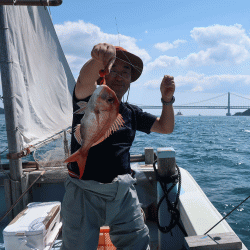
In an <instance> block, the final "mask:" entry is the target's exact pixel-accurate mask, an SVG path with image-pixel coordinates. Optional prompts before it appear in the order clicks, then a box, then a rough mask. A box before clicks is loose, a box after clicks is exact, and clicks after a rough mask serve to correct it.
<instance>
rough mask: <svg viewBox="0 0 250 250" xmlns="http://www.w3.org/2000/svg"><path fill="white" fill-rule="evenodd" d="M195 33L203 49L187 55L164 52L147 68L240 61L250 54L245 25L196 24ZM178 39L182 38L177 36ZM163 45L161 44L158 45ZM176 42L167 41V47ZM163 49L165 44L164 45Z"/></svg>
mask: <svg viewBox="0 0 250 250" xmlns="http://www.w3.org/2000/svg"><path fill="white" fill-rule="evenodd" d="M191 37H192V38H193V39H194V41H195V42H196V43H197V44H198V45H200V46H201V47H202V48H203V49H202V50H200V51H199V52H197V53H191V54H189V55H188V56H187V57H185V58H179V57H178V56H175V57H169V56H166V55H164V56H160V57H158V58H157V59H155V60H154V61H153V62H150V63H148V65H147V67H146V69H145V70H153V69H155V68H170V67H172V68H174V67H175V68H178V67H185V68H191V67H199V66H208V65H220V64H227V65H237V64H240V63H243V62H245V61H246V60H248V59H249V58H250V38H249V36H248V35H247V34H246V31H245V30H244V29H243V28H242V26H241V25H239V24H235V25H233V26H223V25H214V26H209V27H203V28H194V29H193V30H192V31H191ZM177 41H178V40H177ZM158 47H159V48H160V45H158ZM170 47H173V44H165V49H167V48H170ZM161 48H162V49H163V48H164V46H163V45H162V47H161Z"/></svg>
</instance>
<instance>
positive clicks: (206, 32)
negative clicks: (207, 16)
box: [190, 24, 250, 47]
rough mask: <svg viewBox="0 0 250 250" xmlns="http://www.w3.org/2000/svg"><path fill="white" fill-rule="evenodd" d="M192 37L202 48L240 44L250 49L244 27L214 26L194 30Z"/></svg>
mask: <svg viewBox="0 0 250 250" xmlns="http://www.w3.org/2000/svg"><path fill="white" fill-rule="evenodd" d="M190 33H191V37H192V38H193V39H194V40H195V41H196V42H197V43H198V44H199V45H201V46H204V47H215V46H218V45H219V44H221V43H223V44H238V45H243V46H247V47H250V38H249V37H248V36H247V34H246V31H245V30H244V29H243V28H242V25H240V24H235V25H231V26H225V25H219V24H216V25H213V26H209V27H199V28H194V29H193V30H192V31H191V32H190Z"/></svg>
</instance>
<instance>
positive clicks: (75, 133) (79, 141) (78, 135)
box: [74, 124, 82, 145]
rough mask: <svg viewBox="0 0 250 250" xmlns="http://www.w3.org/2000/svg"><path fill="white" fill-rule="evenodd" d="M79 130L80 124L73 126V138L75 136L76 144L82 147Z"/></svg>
mask: <svg viewBox="0 0 250 250" xmlns="http://www.w3.org/2000/svg"><path fill="white" fill-rule="evenodd" d="M80 128H81V124H77V125H76V126H75V132H74V136H75V138H76V140H77V142H78V143H79V144H80V145H82V137H81V132H80Z"/></svg>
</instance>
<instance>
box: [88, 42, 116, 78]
mask: <svg viewBox="0 0 250 250" xmlns="http://www.w3.org/2000/svg"><path fill="white" fill-rule="evenodd" d="M91 56H92V58H93V59H95V60H96V61H98V62H100V63H102V64H103V69H104V70H105V71H107V73H109V72H110V70H111V68H112V65H113V63H114V62H115V59H116V49H115V47H114V46H113V45H111V44H108V43H99V44H97V45H95V46H94V48H93V49H92V51H91Z"/></svg>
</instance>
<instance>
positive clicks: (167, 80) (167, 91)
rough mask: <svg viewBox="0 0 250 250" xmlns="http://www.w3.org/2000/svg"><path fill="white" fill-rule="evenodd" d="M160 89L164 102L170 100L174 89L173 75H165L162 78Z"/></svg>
mask: <svg viewBox="0 0 250 250" xmlns="http://www.w3.org/2000/svg"><path fill="white" fill-rule="evenodd" d="M160 90H161V94H162V99H163V100H164V101H165V102H170V101H171V100H172V98H173V95H174V91H175V82H174V77H173V76H169V75H165V76H164V77H163V79H162V82H161V88H160Z"/></svg>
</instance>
